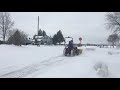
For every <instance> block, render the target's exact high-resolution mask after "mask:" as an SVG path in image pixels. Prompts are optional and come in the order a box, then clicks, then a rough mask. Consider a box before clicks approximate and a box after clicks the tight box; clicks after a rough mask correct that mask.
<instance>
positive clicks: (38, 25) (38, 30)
mask: <svg viewBox="0 0 120 90" xmlns="http://www.w3.org/2000/svg"><path fill="white" fill-rule="evenodd" d="M37 31H39V16H38V29H37ZM37 33H38V32H37Z"/></svg>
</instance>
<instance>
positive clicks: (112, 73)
mask: <svg viewBox="0 0 120 90" xmlns="http://www.w3.org/2000/svg"><path fill="white" fill-rule="evenodd" d="M63 48H64V46H41V47H37V46H22V47H17V46H14V45H10V46H9V45H0V78H99V77H101V71H100V70H99V71H96V70H95V68H94V66H95V65H96V63H98V64H99V62H100V63H103V65H102V68H101V66H100V64H99V65H98V66H100V68H101V70H104V71H105V70H107V73H108V74H109V75H108V76H107V77H120V72H119V70H120V61H119V56H120V51H119V50H117V49H112V48H111V49H110V48H98V47H82V49H83V54H81V55H79V56H75V57H65V56H63V55H62V51H63ZM98 66H97V67H98ZM105 67H108V69H106V68H105ZM104 71H102V74H103V73H105V72H106V71H105V72H104Z"/></svg>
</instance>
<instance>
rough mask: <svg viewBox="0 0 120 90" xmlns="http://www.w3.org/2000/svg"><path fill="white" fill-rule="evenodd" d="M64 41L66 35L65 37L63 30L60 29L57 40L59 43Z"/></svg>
mask: <svg viewBox="0 0 120 90" xmlns="http://www.w3.org/2000/svg"><path fill="white" fill-rule="evenodd" d="M63 41H64V37H63V34H62V32H61V30H59V31H58V32H57V42H58V43H59V45H60V44H61V43H62V42H63Z"/></svg>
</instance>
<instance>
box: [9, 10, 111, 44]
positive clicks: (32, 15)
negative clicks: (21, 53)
mask: <svg viewBox="0 0 120 90" xmlns="http://www.w3.org/2000/svg"><path fill="white" fill-rule="evenodd" d="M10 13H11V17H12V20H13V21H15V25H14V28H18V29H21V30H22V31H24V32H26V33H28V34H29V36H30V37H32V36H33V35H34V34H36V33H37V17H38V16H39V17H40V28H41V29H42V30H45V31H46V33H47V35H49V36H53V35H54V34H55V33H56V32H57V31H58V30H61V31H62V33H63V35H64V36H65V37H66V36H71V37H73V38H74V41H75V42H77V43H78V42H79V40H78V38H79V37H82V38H83V40H82V42H83V43H107V42H106V39H107V37H108V35H109V34H110V32H109V31H108V30H106V28H105V23H106V22H105V14H106V12H10Z"/></svg>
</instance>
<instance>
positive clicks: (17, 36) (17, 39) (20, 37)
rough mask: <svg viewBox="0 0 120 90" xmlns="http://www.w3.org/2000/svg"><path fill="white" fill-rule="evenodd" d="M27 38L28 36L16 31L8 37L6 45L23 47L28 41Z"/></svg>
mask: <svg viewBox="0 0 120 90" xmlns="http://www.w3.org/2000/svg"><path fill="white" fill-rule="evenodd" d="M27 37H28V35H27V34H25V33H24V32H21V31H19V30H16V32H15V33H14V34H13V35H11V36H10V37H9V39H8V43H9V44H14V45H18V46H21V45H25V44H26V43H27V41H28V38H27Z"/></svg>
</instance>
